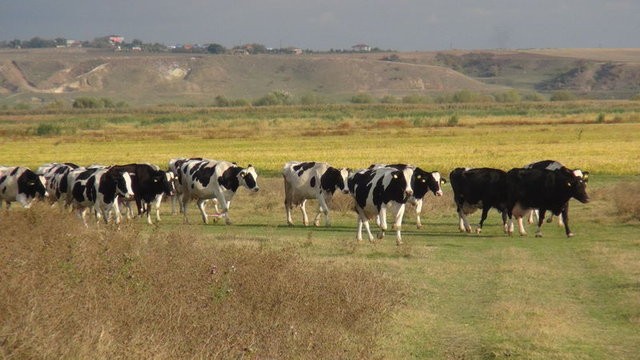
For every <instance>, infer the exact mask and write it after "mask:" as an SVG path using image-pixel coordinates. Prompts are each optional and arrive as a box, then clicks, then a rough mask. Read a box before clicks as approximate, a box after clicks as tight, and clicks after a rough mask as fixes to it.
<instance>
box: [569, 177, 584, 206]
mask: <svg viewBox="0 0 640 360" xmlns="http://www.w3.org/2000/svg"><path fill="white" fill-rule="evenodd" d="M566 186H567V188H568V189H569V194H571V197H573V198H575V199H576V200H578V201H580V202H581V203H588V202H589V195H587V182H586V181H585V180H584V179H583V177H582V176H576V175H575V174H573V175H572V176H570V177H569V178H568V179H567V182H566Z"/></svg>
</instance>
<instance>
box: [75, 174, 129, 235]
mask: <svg viewBox="0 0 640 360" xmlns="http://www.w3.org/2000/svg"><path fill="white" fill-rule="evenodd" d="M71 174H72V176H73V178H74V179H73V183H72V184H71V185H70V186H71V196H72V198H73V204H74V206H75V208H76V210H77V212H78V216H79V217H80V218H81V219H82V222H83V223H84V225H85V226H87V221H86V219H85V215H86V212H87V210H89V209H94V210H95V211H96V213H97V214H98V215H101V216H102V217H103V219H104V222H105V223H108V222H109V214H110V212H111V211H113V213H114V216H115V223H116V224H120V216H121V215H120V210H119V207H118V197H119V196H122V197H124V198H125V199H130V198H132V197H133V189H132V188H131V176H130V175H129V173H128V172H126V171H119V170H117V169H114V168H98V167H94V168H91V169H85V170H81V171H77V172H75V171H72V172H71Z"/></svg>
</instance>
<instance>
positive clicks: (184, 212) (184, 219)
mask: <svg viewBox="0 0 640 360" xmlns="http://www.w3.org/2000/svg"><path fill="white" fill-rule="evenodd" d="M188 204H189V196H187V195H186V194H182V201H180V208H181V210H182V222H183V223H185V224H188V223H189V218H188V217H187V205H188Z"/></svg>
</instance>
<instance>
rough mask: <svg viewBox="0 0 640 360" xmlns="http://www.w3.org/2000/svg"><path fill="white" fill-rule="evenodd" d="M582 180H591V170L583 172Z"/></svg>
mask: <svg viewBox="0 0 640 360" xmlns="http://www.w3.org/2000/svg"><path fill="white" fill-rule="evenodd" d="M582 180H584V182H589V172H588V171H585V172H583V173H582Z"/></svg>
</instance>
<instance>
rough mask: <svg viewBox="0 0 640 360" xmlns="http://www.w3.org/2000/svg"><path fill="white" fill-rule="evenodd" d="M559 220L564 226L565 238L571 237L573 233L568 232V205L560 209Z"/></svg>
mask: <svg viewBox="0 0 640 360" xmlns="http://www.w3.org/2000/svg"><path fill="white" fill-rule="evenodd" d="M559 218H560V220H562V222H563V224H564V232H565V233H566V234H567V237H573V233H572V232H571V230H569V203H567V204H566V205H565V206H564V208H562V212H561V213H560V216H559Z"/></svg>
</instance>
